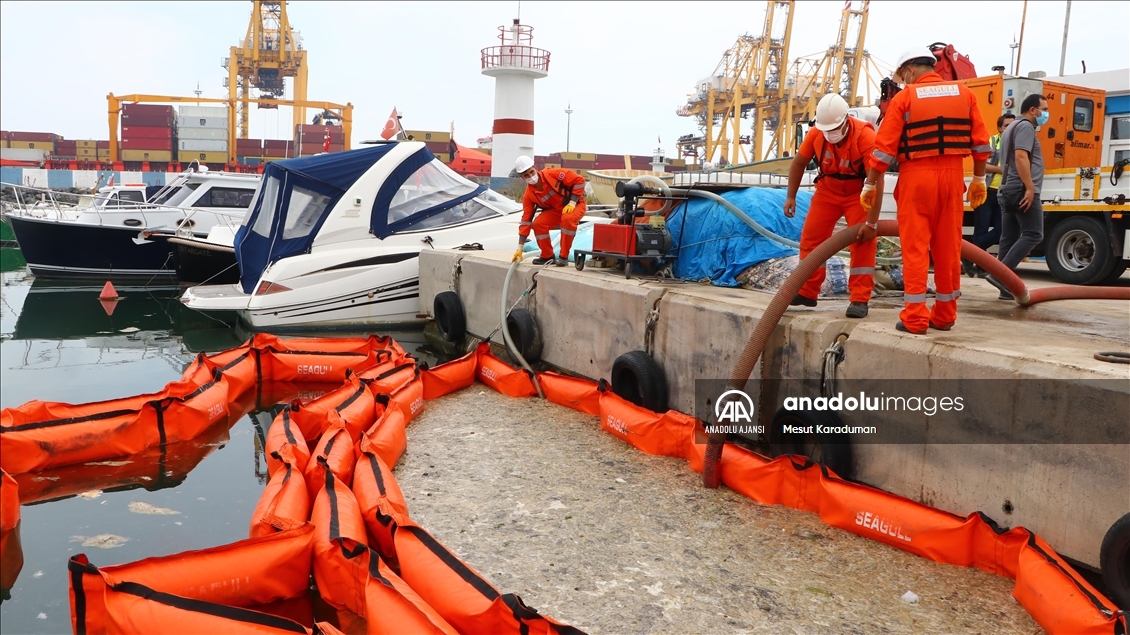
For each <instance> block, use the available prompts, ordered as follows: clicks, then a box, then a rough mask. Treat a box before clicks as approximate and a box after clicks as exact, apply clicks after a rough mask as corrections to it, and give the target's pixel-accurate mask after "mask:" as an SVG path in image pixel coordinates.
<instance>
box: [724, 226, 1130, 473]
mask: <svg viewBox="0 0 1130 635" xmlns="http://www.w3.org/2000/svg"><path fill="white" fill-rule="evenodd" d="M859 227H860V225H852V226H851V227H848V228H847V229H842V230H840V231H838V232H836V233H835V234H833V235H832V236H831V237H830V238H828V240H825V241H824V242H823V243H821V244H820V246H819V247H817V248H816V249H814V250H812V253H810V254H808V256H807V257H806V258H804V259H803V260H801V261H800V265H799V266H797V268H796V269H794V270H793V272H792V274H790V275H789V277H788V278H786V279H785V282H784V283H783V284H782V285H781V288H780V290H778V291H777V295H775V296H773V300H772V301H771V302H769V306H768V307H766V308H765V313H764V314H762V316H761V319H760V320H758V322H757V326H756V327H755V328H754V329H753V335H751V336H750V338H749V341H748V342H746V345H745V350H743V351H742V355H741V357H740V358H738V363H737V365H736V366H734V372H733V373H731V375H730V382H729V384H728V386H727V387H728V388H733V389H736V390H741V389H743V388H744V387H745V384H746V382H747V381H749V376H750V374H752V373H753V367H754V366H755V365H757V360H758V359H760V357H761V353H762V352H763V351H764V349H765V344H766V343H767V342H768V341H769V336H770V335H771V334H772V333H773V330H774V329H776V328H777V323H778V322H780V321H781V317H782V316H783V315H784V314H785V310H786V309H788V307H789V302H790V301H791V300H792V299H793V297H794V296H796V294H797V292H799V291H800V288H801V287H802V286H804V283H805V281H807V280H808V278H809V277H811V276H812V273H813V272H814V271H816V269H817V268H818V267H819V266H821V265H823V264H824V263H825V262H826V261H827V260H828V259H829V258H831V257H832V256H834V255H835V254H836V253H838V252H839V251H841V250H843V249H846V248H847V247H848V246H849V245H850V244H851V243H852V242H854V241H855V236H856V234H857V233H858V232H859ZM877 235H878V236H898V222H897V221H893V220H881V221H879V231H878V232H877ZM961 257H962V258H965V259H966V260H970V261H972V262H973V263H975V264H976V265H977V266H979V267H981V268H982V269H984V270H985V271H988V272H989V273H990V274H992V276H993V277H994V278H995V279H997V280H999V281H1000V282H1001V283H1002V284H1004V286H1006V287H1007V288H1008V290H1009V291H1010V292H1012V295H1013V296H1014V297H1015V298H1016V302H1017V303H1018V304H1020V305H1021V306H1031V305H1033V304H1036V303H1038V302H1047V301H1049V300H1076V299H1094V300H1130V287H1077V286H1059V287H1045V288H1043V289H1034V290H1033V291H1031V292H1029V291H1028V288H1027V287H1026V286H1025V285H1024V282H1023V281H1022V280H1021V279H1020V276H1018V275H1016V273H1015V272H1014V271H1012V270H1011V269H1009V268H1008V267H1006V266H1005V265H1004V263H1002V262H1001V261H999V260H997V259H996V258H995V257H993V256H992V255H991V254H989V253H988V252H986V251H985V250H983V249H981V248H980V247H977V246H976V245H973V244H972V243H970V242H968V241H965V240H963V241H961ZM725 442H726V435H725V434H717V433H715V434H709V435H708V436H707V440H706V456H705V460H704V463H703V469H702V484H703V486H704V487H708V488H710V489H715V488H717V487H718V486H719V485H720V484H721V483H722V473H721V471H719V469H718V467H719V463H720V462H721V460H722V448H723V446H724V445H725Z"/></svg>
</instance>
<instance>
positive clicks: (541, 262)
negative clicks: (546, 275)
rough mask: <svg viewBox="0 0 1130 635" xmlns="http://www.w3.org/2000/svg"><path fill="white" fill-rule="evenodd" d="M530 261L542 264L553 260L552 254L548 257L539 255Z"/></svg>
mask: <svg viewBox="0 0 1130 635" xmlns="http://www.w3.org/2000/svg"><path fill="white" fill-rule="evenodd" d="M530 262H532V263H534V264H535V265H544V264H545V263H547V262H553V256H550V257H549V258H542V257H541V256H538V257H537V258H534V259H533V260H531V261H530Z"/></svg>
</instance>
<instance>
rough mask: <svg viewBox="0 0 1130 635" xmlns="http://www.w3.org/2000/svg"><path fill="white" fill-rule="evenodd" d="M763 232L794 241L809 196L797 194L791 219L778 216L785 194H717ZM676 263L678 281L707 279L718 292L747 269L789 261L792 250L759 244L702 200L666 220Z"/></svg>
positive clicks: (739, 224) (772, 191)
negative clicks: (765, 262) (771, 261)
mask: <svg viewBox="0 0 1130 635" xmlns="http://www.w3.org/2000/svg"><path fill="white" fill-rule="evenodd" d="M722 197H723V198H725V199H726V200H727V201H729V202H731V203H733V204H734V205H736V206H737V207H738V208H739V209H741V210H742V211H743V212H745V213H746V214H747V215H748V216H749V217H750V218H752V219H753V220H755V221H757V222H758V223H760V224H761V226H763V227H764V228H765V229H768V230H769V231H771V232H773V233H775V234H778V235H780V236H783V237H785V238H790V239H792V240H795V241H799V240H800V230H801V227H803V226H804V219H805V217H806V216H807V215H808V206H809V203H810V202H811V201H812V194H810V193H808V192H803V191H802V192H798V193H797V197H796V215H795V216H793V217H792V218H786V217H785V215H784V213H783V212H782V211H781V209H782V207H784V204H785V190H784V189H779V188H763V187H750V188H745V189H742V190H735V191H732V192H726V193H724V194H722ZM667 228H668V229H669V230H670V231H671V237H672V238H673V239H674V243H675V247H676V251H677V253H678V258H676V260H675V269H674V273H675V277H677V278H682V279H684V280H702V279H703V278H709V279H710V281H711V282H712V283H713V284H714V285H715V286H719V287H737V286H741V283H740V282H738V280H737V276H738V274H740V273H741V272H742V271H745V270H746V269H747V268H749V267H752V266H753V265H756V264H758V263H761V262H764V261H766V260H769V259H771V258H781V257H783V256H789V255H795V254H797V253H798V252H797V250H796V249H793V248H791V247H786V246H784V245H782V244H780V243H777V242H775V241H772V240H770V239H768V238H765V237H764V236H762V235H761V234H758V233H757V232H755V231H754V230H753V229H752V228H751V227H750V226H749V225H746V224H745V223H744V222H742V220H741V219H740V218H738V217H737V216H735V215H734V214H733V213H731V212H730V211H729V210H727V209H726V208H725V207H723V206H722V205H720V204H718V203H716V202H714V201H711V200H708V199H704V198H692V199H691V200H690V201H688V202H687V203H685V204H680V205H679V206H678V207H677V208H676V209H674V210H672V212H671V214H670V215H669V216H668V217H667Z"/></svg>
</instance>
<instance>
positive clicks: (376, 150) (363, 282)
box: [182, 142, 522, 330]
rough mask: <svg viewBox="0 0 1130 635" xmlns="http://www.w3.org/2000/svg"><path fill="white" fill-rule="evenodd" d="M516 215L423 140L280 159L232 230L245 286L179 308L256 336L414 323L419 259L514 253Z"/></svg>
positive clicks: (192, 295) (188, 296)
mask: <svg viewBox="0 0 1130 635" xmlns="http://www.w3.org/2000/svg"><path fill="white" fill-rule="evenodd" d="M521 209H522V208H521V205H519V204H517V203H515V202H513V201H511V200H509V199H507V198H505V197H503V196H501V195H500V194H497V193H495V192H493V191H492V190H489V189H487V188H485V187H484V186H482V185H478V184H475V183H473V182H471V181H468V180H467V179H465V178H463V177H462V176H459V175H458V174H456V173H455V172H454V171H452V170H451V169H450V168H448V167H447V166H446V165H444V164H443V163H441V162H440V161H439V160H437V159H436V158H435V157H434V156H433V155H432V153H431V152H429V151H428V149H427V148H426V147H425V146H424V144H423V143H420V142H402V143H390V144H384V145H379V146H375V147H371V148H364V149H360V150H353V151H349V152H338V153H332V154H323V155H316V156H313V157H308V158H301V159H289V160H286V161H276V162H273V163H271V164H270V165H269V166H267V168H266V171H265V172H264V174H263V185H262V187H261V188H260V191H259V194H258V196H257V198H256V200H255V202H254V204H253V205H252V208H251V212H250V213H249V214H248V215H247V218H246V219H245V221H244V224H243V225H242V226H241V227H240V228H239V229H238V231H237V232H236V233H235V237H234V241H233V248H234V251H235V256H236V258H237V260H238V263H239V272H240V279H239V282H238V283H237V284H218V285H202V286H196V287H191V288H189V289H188V290H186V291H185V293H184V295H183V296H182V301H183V302H185V304H187V305H188V306H189V307H190V308H193V309H198V310H200V311H205V312H208V311H218V312H219V311H222V312H227V311H236V312H238V313H239V314H240V316H241V317H242V319H243V320H244V321H246V322H247V323H248V324H249V325H250V326H251V327H252V328H254V329H271V330H282V329H287V328H311V327H331V328H336V327H342V328H345V327H352V326H358V325H369V324H382V325H390V324H406V323H412V322H418V321H419V319H418V318H417V317H416V316H417V314H418V313H419V300H418V296H419V258H418V256H419V253H420V251H421V250H422V249H453V248H459V247H461V246H468V247H472V248H483V249H504V248H513V247H514V246H515V244H516V241H517V236H518V223H519V222H520V221H521V216H522V215H521V213H520V212H521Z"/></svg>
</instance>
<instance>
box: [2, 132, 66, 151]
mask: <svg viewBox="0 0 1130 635" xmlns="http://www.w3.org/2000/svg"><path fill="white" fill-rule="evenodd" d="M57 136H58V135H56V134H54V133H51V132H17V131H14V130H13V131H12V132H9V133H8V141H45V142H48V143H54V142H55V141H56V138H55V137H57ZM61 138H62V137H60V139H61ZM12 147H13V148H15V147H17V146H12ZM22 147H26V146H22Z"/></svg>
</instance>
